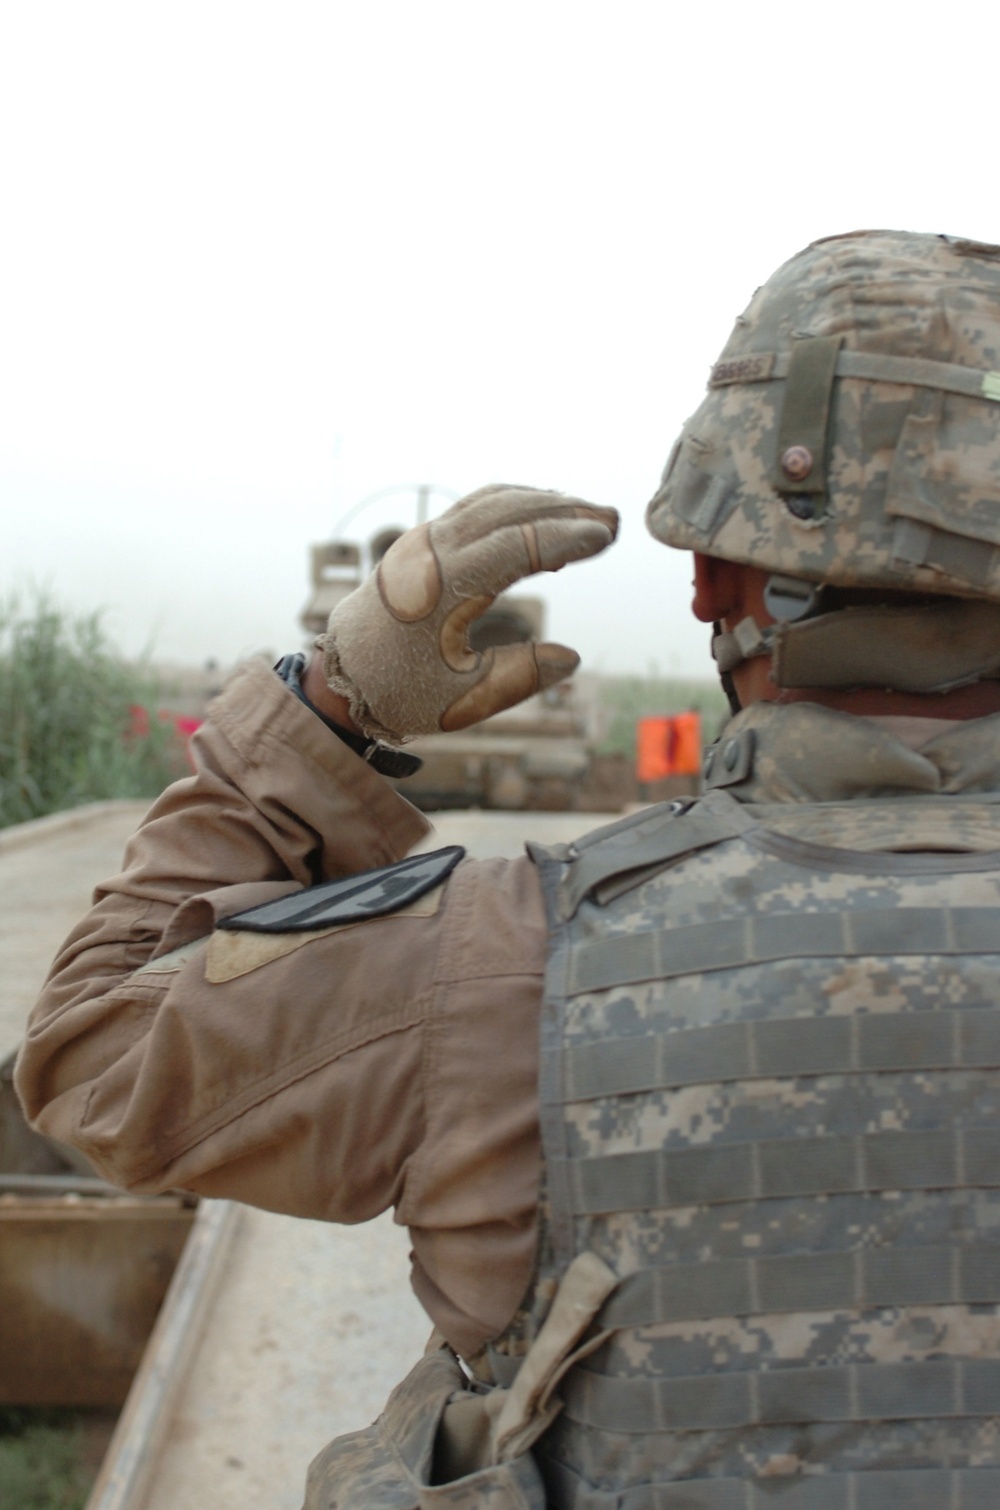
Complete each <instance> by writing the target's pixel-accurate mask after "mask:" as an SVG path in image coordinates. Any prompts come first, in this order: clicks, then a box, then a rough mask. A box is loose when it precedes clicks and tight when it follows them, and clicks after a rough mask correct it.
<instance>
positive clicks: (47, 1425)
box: [0, 1407, 93, 1510]
mask: <svg viewBox="0 0 1000 1510" xmlns="http://www.w3.org/2000/svg"><path fill="white" fill-rule="evenodd" d="M92 1480H93V1471H92V1469H91V1468H89V1467H88V1466H87V1465H86V1463H85V1462H84V1452H83V1430H82V1427H81V1425H80V1422H79V1420H78V1419H77V1417H76V1416H75V1415H73V1413H72V1412H70V1411H56V1410H19V1409H15V1408H11V1407H0V1506H2V1507H3V1510H83V1506H84V1505H85V1504H86V1500H87V1495H88V1493H89V1492H90V1486H91V1482H92Z"/></svg>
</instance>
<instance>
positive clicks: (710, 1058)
mask: <svg viewBox="0 0 1000 1510" xmlns="http://www.w3.org/2000/svg"><path fill="white" fill-rule="evenodd" d="M961 1069H1000V1011H997V1010H996V1009H995V1008H991V1007H969V1008H958V1009H942V1010H940V1011H934V1012H921V1013H920V1014H919V1016H918V1015H916V1014H915V1013H912V1012H898V1013H892V1014H888V1013H881V1012H872V1013H868V1014H866V1015H862V1014H857V1015H854V1016H844V1017H834V1016H826V1017H791V1018H785V1017H781V1018H773V1019H764V1020H761V1019H753V1018H752V1019H749V1020H745V1021H742V1022H720V1023H716V1024H714V1025H713V1026H711V1027H707V1028H685V1029H683V1030H681V1031H678V1032H675V1033H655V1034H654V1033H642V1034H636V1035H635V1036H633V1037H629V1038H605V1039H600V1040H598V1041H597V1042H595V1043H583V1044H571V1045H569V1046H567V1048H566V1049H565V1051H564V1056H563V1096H564V1099H565V1100H566V1101H595V1100H598V1099H599V1098H601V1097H603V1096H628V1095H635V1094H637V1093H640V1092H643V1091H658V1090H679V1089H680V1088H681V1087H683V1086H686V1085H714V1084H718V1082H720V1081H723V1080H770V1079H773V1078H778V1077H782V1076H796V1077H797V1076H801V1075H852V1074H859V1075H866V1074H880V1073H883V1072H885V1071H888V1072H890V1073H892V1072H896V1073H899V1072H904V1073H905V1072H909V1071H911V1070H961Z"/></svg>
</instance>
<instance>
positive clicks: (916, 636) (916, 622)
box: [712, 577, 1000, 707]
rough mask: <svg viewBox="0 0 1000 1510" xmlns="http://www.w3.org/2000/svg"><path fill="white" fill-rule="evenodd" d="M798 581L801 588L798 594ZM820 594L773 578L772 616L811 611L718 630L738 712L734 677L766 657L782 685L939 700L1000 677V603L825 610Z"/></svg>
mask: <svg viewBox="0 0 1000 1510" xmlns="http://www.w3.org/2000/svg"><path fill="white" fill-rule="evenodd" d="M789 582H791V583H793V584H794V585H796V586H797V588H798V589H800V590H799V591H796V592H792V593H789V592H788V590H787V584H788V583H789ZM821 592H822V588H821V587H819V588H817V587H814V586H813V585H812V584H810V583H798V584H795V583H794V579H793V578H788V577H772V578H771V579H770V581H769V582H768V584H767V589H766V590H765V594H764V601H765V603H766V604H767V606H768V611H769V612H773V608H774V607H775V606H777V607H782V606H786V605H787V606H792V605H794V604H795V603H802V604H803V605H807V606H804V607H803V609H802V611H801V612H800V613H799V614H798V615H797V616H794V617H793V616H792V615H790V614H788V613H787V612H786V614H785V616H784V617H783V618H782V619H781V620H780V621H779V622H777V623H775V624H768V625H766V626H765V627H764V628H761V626H760V625H759V624H758V623H757V621H756V619H754V618H753V616H752V615H748V616H747V617H746V618H745V619H741V621H740V622H739V623H738V624H737V625H736V628H735V629H734V630H732V631H731V632H726V631H723V632H721V633H716V635H715V637H714V639H713V641H712V654H713V655H714V656H715V659H716V661H717V663H718V666H719V671H720V673H721V675H722V677H723V678H724V680H723V687H725V688H726V695H727V696H728V697H729V700H730V705H731V706H733V705H734V704H735V706H736V707H738V699H736V696H735V688H732V690H730V688H731V687H732V672H733V671H734V670H735V669H736V667H737V666H741V665H743V663H744V661H748V660H753V659H754V658H755V657H756V656H764V655H768V656H770V657H771V680H772V681H773V682H774V684H775V685H776V686H778V687H796V688H810V687H816V688H829V689H835V690H839V691H847V690H851V689H854V688H861V687H878V688H881V689H883V690H886V691H894V692H916V693H934V692H951V691H953V690H954V689H955V688H956V687H964V686H967V685H969V684H970V683H972V682H978V681H984V680H991V679H992V680H995V679H997V678H1000V603H989V602H986V601H985V600H983V599H979V598H946V597H940V598H936V599H932V600H931V601H930V602H924V603H915V604H901V605H899V606H895V605H892V604H877V605H873V606H871V607H868V606H859V607H847V608H838V609H834V610H833V611H832V612H829V613H816V612H815V609H816V607H817V606H818V604H819V599H820V595H821ZM769 594H770V596H769ZM774 616H775V618H777V617H778V616H777V615H774ZM716 628H717V629H718V626H716ZM727 680H728V682H729V684H730V686H729V687H727V686H726V682H727Z"/></svg>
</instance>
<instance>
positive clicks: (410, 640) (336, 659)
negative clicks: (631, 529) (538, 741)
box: [316, 486, 618, 745]
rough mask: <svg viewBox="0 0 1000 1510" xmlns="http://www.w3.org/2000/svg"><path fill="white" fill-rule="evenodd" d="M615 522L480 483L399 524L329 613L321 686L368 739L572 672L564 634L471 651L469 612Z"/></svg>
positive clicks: (568, 502)
mask: <svg viewBox="0 0 1000 1510" xmlns="http://www.w3.org/2000/svg"><path fill="white" fill-rule="evenodd" d="M617 530H618V515H617V513H616V511H615V510H614V509H605V508H598V507H597V505H596V504H592V503H584V502H583V501H582V499H579V498H567V497H565V495H564V494H562V493H549V492H542V491H540V490H539V489H536V488H520V487H505V486H495V487H488V488H481V489H480V490H479V491H478V492H476V493H470V494H469V496H468V497H467V498H463V499H461V500H460V501H459V502H458V503H456V504H455V505H454V506H453V507H452V508H450V509H449V510H448V511H447V513H445V514H442V515H441V517H440V518H439V519H434V520H432V521H431V522H430V523H429V524H418V525H417V527H416V528H415V529H412V530H408V531H407V533H406V534H405V535H402V536H401V537H400V538H399V539H398V540H397V541H396V543H395V544H394V545H393V546H392V547H391V548H390V549H389V550H388V551H387V552H386V554H385V555H384V556H383V557H382V560H381V561H380V562H379V564H378V568H377V570H376V571H375V572H374V573H373V574H372V576H370V577H369V578H368V580H367V581H366V582H364V583H362V585H361V586H360V587H359V588H358V589H357V591H356V592H353V593H351V595H350V596H349V597H347V598H344V599H343V600H342V601H341V602H340V603H338V604H337V607H336V608H335V609H334V610H333V612H332V614H331V615H330V622H329V625H328V626H327V632H326V634H325V635H321V636H320V637H319V639H318V640H317V641H316V644H317V647H318V648H319V649H320V650H322V652H323V671H324V674H325V676H326V680H327V684H328V686H329V687H330V688H331V689H332V690H333V691H334V692H338V693H340V694H341V695H342V696H344V697H346V698H347V700H348V702H349V704H350V709H351V716H352V718H353V719H354V721H355V722H356V723H357V724H358V726H359V727H360V728H361V729H363V730H364V732H365V733H366V734H367V735H369V736H370V737H372V738H376V739H385V740H387V741H388V742H389V743H390V744H397V745H398V744H402V743H403V741H404V740H406V739H409V738H410V737H411V736H412V735H414V734H436V733H438V732H440V731H441V730H446V731H448V730H452V729H464V728H466V727H467V726H468V725H469V724H474V723H478V722H479V721H480V720H481V719H483V718H488V717H489V716H490V714H491V713H499V712H500V710H501V709H502V708H510V707H512V706H513V705H514V704H515V703H519V702H521V701H522V699H523V698H526V697H530V696H531V694H532V693H533V692H539V691H541V690H542V688H544V687H551V686H552V685H553V683H555V682H559V681H562V680H563V679H564V678H565V677H567V676H569V675H570V673H571V672H573V671H575V669H576V667H577V666H578V665H579V662H580V657H579V656H578V655H577V654H576V652H575V651H573V650H569V649H567V648H566V646H565V645H550V644H518V645H501V646H499V647H496V648H494V649H490V650H484V651H474V650H472V649H471V648H470V646H469V642H468V629H469V625H470V624H471V623H472V621H473V620H474V619H476V618H478V617H479V615H480V614H481V613H484V612H485V611H486V609H487V608H489V606H490V604H491V603H492V602H493V599H494V598H495V597H496V596H497V594H498V593H500V592H502V591H503V590H504V588H506V587H509V586H510V585H511V583H512V582H516V581H518V579H519V578H521V577H526V576H530V575H531V574H532V573H533V572H537V571H559V569H560V567H563V566H565V565H566V564H567V562H569V561H579V560H582V559H583V558H584V557H586V556H594V555H596V554H597V552H598V551H602V550H603V549H604V548H605V546H607V545H610V544H611V542H612V540H613V539H614V538H615V534H616V533H617Z"/></svg>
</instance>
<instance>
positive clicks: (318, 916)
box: [218, 844, 465, 933]
mask: <svg viewBox="0 0 1000 1510" xmlns="http://www.w3.org/2000/svg"><path fill="white" fill-rule="evenodd" d="M464 854H465V850H464V848H463V847H462V845H461V844H449V845H448V846H447V848H446V849H436V850H434V851H432V853H431V854H429V855H411V856H410V857H409V858H408V859H406V860H400V861H399V863H398V864H396V865H382V866H380V867H379V868H378V869H377V870H364V871H361V872H360V873H359V874H358V875H354V876H343V877H342V878H341V879H339V880H336V881H323V882H322V883H321V884H320V885H319V886H307V887H305V888H304V889H303V890H302V891H293V892H292V893H291V895H289V896H286V897H279V898H278V899H277V901H274V902H262V903H261V904H260V906H258V907H250V908H248V909H247V911H246V912H237V913H234V915H233V916H232V917H230V918H223V920H222V921H221V922H220V923H219V924H218V927H219V928H222V929H234V930H237V931H239V932H248V933H309V932H312V931H313V930H314V929H317V928H329V927H331V926H332V925H333V924H336V923H360V922H363V921H364V920H365V919H366V918H377V917H385V916H387V915H388V914H389V913H392V912H399V911H400V910H401V909H402V908H403V907H408V906H409V905H410V903H411V902H416V901H417V900H418V898H420V897H422V896H424V895H425V893H426V892H428V891H433V889H434V887H435V886H440V884H441V882H442V881H444V880H445V879H446V878H447V877H448V876H449V875H450V874H451V872H452V871H453V870H454V869H455V866H456V865H457V864H458V862H459V860H461V859H462V857H463V855H464Z"/></svg>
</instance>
